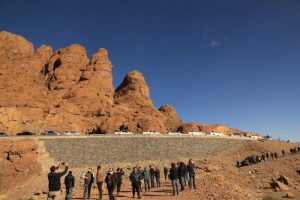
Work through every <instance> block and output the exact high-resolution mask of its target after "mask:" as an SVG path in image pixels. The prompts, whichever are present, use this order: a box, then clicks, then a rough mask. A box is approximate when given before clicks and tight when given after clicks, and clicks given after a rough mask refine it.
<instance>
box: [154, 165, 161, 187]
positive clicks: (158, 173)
mask: <svg viewBox="0 0 300 200" xmlns="http://www.w3.org/2000/svg"><path fill="white" fill-rule="evenodd" d="M154 174H155V179H156V186H157V187H160V186H161V184H160V170H159V169H158V167H156V168H155V172H154Z"/></svg>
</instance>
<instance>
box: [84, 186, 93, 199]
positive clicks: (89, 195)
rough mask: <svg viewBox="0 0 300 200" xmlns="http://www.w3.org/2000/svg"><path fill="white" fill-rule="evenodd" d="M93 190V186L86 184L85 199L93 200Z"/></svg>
mask: <svg viewBox="0 0 300 200" xmlns="http://www.w3.org/2000/svg"><path fill="white" fill-rule="evenodd" d="M91 188H92V184H84V194H83V199H86V198H88V199H89V198H91Z"/></svg>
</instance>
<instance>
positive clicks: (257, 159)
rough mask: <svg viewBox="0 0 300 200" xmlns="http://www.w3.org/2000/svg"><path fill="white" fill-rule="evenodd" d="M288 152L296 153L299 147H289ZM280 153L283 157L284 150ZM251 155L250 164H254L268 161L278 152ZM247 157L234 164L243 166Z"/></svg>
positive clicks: (299, 149)
mask: <svg viewBox="0 0 300 200" xmlns="http://www.w3.org/2000/svg"><path fill="white" fill-rule="evenodd" d="M290 153H291V154H292V155H293V154H296V153H300V147H295V148H291V149H290ZM281 155H282V157H284V156H285V155H286V152H285V151H284V150H282V151H281ZM250 157H251V162H250V164H255V163H258V162H262V161H268V160H271V159H272V160H276V159H277V158H278V157H279V156H278V153H277V152H267V153H263V154H261V155H256V156H250ZM250 157H247V158H250ZM247 158H246V159H245V160H244V161H242V162H240V161H237V163H236V166H237V167H242V166H244V165H245V164H244V163H245V161H246V160H247Z"/></svg>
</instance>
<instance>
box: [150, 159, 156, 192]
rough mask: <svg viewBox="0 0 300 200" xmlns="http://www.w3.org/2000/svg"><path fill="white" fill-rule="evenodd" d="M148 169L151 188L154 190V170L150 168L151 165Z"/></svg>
mask: <svg viewBox="0 0 300 200" xmlns="http://www.w3.org/2000/svg"><path fill="white" fill-rule="evenodd" d="M149 167H150V169H149V171H150V182H151V188H154V187H155V185H154V178H155V170H154V168H153V167H152V165H150V166H149Z"/></svg>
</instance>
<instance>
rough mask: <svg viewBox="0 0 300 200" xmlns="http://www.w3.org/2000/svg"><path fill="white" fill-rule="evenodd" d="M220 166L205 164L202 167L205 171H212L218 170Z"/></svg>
mask: <svg viewBox="0 0 300 200" xmlns="http://www.w3.org/2000/svg"><path fill="white" fill-rule="evenodd" d="M219 170H220V167H218V166H215V165H207V166H205V167H204V168H203V171H205V172H213V171H219Z"/></svg>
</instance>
